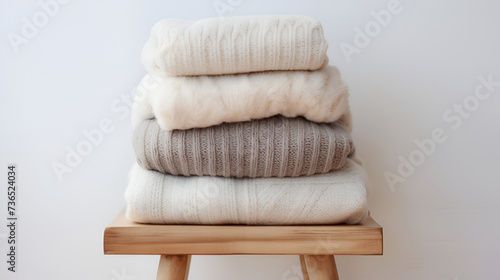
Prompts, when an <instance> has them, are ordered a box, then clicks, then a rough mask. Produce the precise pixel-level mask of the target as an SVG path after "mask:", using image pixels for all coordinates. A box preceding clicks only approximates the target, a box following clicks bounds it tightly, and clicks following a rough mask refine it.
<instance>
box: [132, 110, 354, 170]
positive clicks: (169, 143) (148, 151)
mask: <svg viewBox="0 0 500 280" xmlns="http://www.w3.org/2000/svg"><path fill="white" fill-rule="evenodd" d="M133 146H134V149H135V154H136V158H137V162H138V164H139V165H140V166H141V167H143V168H145V169H150V170H156V171H159V172H162V173H169V174H173V175H184V176H190V175H198V176H202V175H208V176H224V177H237V178H241V177H251V178H257V177H294V176H301V175H312V174H317V173H326V172H328V171H331V170H335V169H340V168H342V167H343V166H344V164H345V161H346V158H347V157H348V155H350V154H352V153H354V146H353V143H352V138H351V135H350V133H349V130H348V128H347V127H346V126H345V125H344V124H343V123H342V122H340V121H337V122H334V123H329V124H325V123H323V124H322V123H315V122H310V121H308V120H305V119H304V118H301V117H298V118H285V117H282V116H275V117H271V118H266V119H260V120H254V121H248V122H238V123H224V124H221V125H216V126H212V127H207V128H194V129H188V130H174V131H166V130H163V129H161V128H160V126H159V125H158V123H157V121H156V120H155V119H153V120H146V121H143V122H142V123H141V124H140V125H139V126H138V127H136V129H135V130H134V135H133Z"/></svg>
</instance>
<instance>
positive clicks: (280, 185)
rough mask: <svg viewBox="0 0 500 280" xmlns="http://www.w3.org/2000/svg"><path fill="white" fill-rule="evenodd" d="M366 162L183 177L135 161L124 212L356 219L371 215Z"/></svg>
mask: <svg viewBox="0 0 500 280" xmlns="http://www.w3.org/2000/svg"><path fill="white" fill-rule="evenodd" d="M362 173H363V172H362V167H361V166H359V165H358V164H357V163H356V162H355V161H354V160H352V159H347V162H346V165H345V166H344V168H342V169H341V170H337V171H332V172H330V173H327V174H320V175H313V176H309V177H298V178H257V179H234V178H222V177H205V176H201V177H198V176H195V177H183V176H173V175H166V174H162V173H159V172H155V171H150V170H145V169H142V168H141V167H139V166H138V165H135V166H134V168H133V170H132V172H131V180H130V183H129V186H128V188H127V190H126V193H125V198H126V200H127V212H126V217H127V218H128V219H129V220H132V221H134V222H139V223H153V224H248V225H266V224H273V225H291V224H336V223H344V222H345V223H349V224H355V223H358V222H360V221H361V220H363V219H364V218H365V217H366V216H367V213H368V211H367V206H366V189H365V185H364V181H363V176H362Z"/></svg>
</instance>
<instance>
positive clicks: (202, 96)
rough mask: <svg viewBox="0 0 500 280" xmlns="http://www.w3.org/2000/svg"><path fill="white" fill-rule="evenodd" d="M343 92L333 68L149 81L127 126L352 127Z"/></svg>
mask: <svg viewBox="0 0 500 280" xmlns="http://www.w3.org/2000/svg"><path fill="white" fill-rule="evenodd" d="M348 98H349V93H348V88H347V85H346V84H345V83H344V82H343V81H342V78H341V75H340V72H339V70H338V69H337V68H335V67H333V66H327V67H325V68H323V69H321V70H317V71H272V72H259V73H250V74H239V75H221V76H193V77H162V78H159V77H154V76H151V75H146V77H144V79H143V80H142V81H141V84H140V86H139V87H138V91H137V93H136V97H135V103H136V104H134V109H133V112H132V124H133V127H134V128H135V127H137V126H138V124H140V123H141V122H142V121H144V120H147V119H153V118H156V119H157V120H158V124H159V125H160V127H161V128H162V129H165V130H174V129H190V128H196V127H208V126H212V125H217V124H221V123H223V122H243V121H250V120H252V119H262V118H267V117H272V116H274V115H283V116H285V117H290V118H292V117H297V116H302V117H305V118H306V119H308V120H310V121H313V122H334V121H337V120H340V121H342V122H343V123H344V124H345V125H347V127H348V128H349V129H351V128H352V121H351V114H350V111H349V101H348Z"/></svg>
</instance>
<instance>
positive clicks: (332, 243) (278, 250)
mask: <svg viewBox="0 0 500 280" xmlns="http://www.w3.org/2000/svg"><path fill="white" fill-rule="evenodd" d="M103 241H104V254H108V255H112V254H115V255H235V254H243V255H381V254H382V242H383V237H382V227H381V226H380V225H378V224H377V223H376V222H375V221H374V220H373V219H372V218H368V219H367V220H366V221H365V222H364V223H363V224H358V225H345V224H341V225H300V226H246V225H152V224H138V223H134V222H131V221H129V220H127V219H126V218H125V210H123V211H122V212H121V213H120V214H119V215H118V217H117V218H116V219H115V221H114V222H113V223H111V225H109V226H108V227H107V228H106V229H105V230H104V240H103Z"/></svg>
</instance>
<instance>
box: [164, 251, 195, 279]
mask: <svg viewBox="0 0 500 280" xmlns="http://www.w3.org/2000/svg"><path fill="white" fill-rule="evenodd" d="M190 264H191V255H179V256H169V255H162V256H161V257H160V264H159V265H158V275H157V276H156V280H186V279H187V277H188V273H189V265H190Z"/></svg>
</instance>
